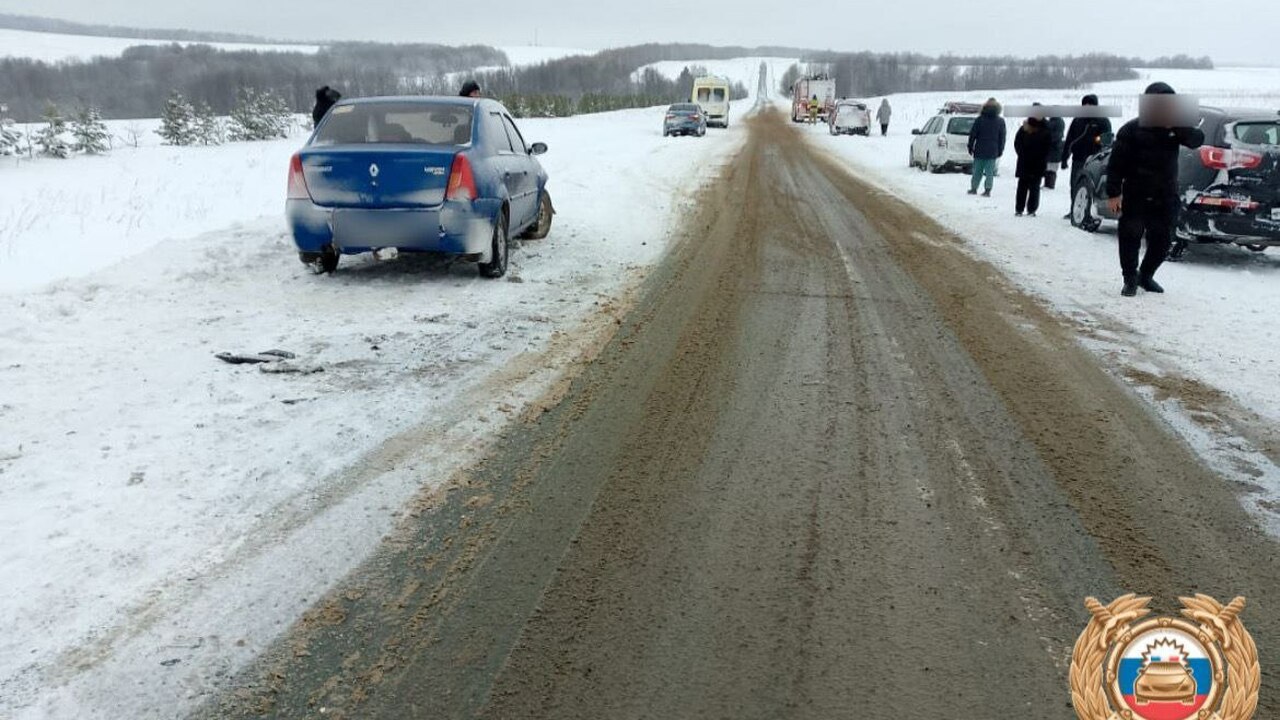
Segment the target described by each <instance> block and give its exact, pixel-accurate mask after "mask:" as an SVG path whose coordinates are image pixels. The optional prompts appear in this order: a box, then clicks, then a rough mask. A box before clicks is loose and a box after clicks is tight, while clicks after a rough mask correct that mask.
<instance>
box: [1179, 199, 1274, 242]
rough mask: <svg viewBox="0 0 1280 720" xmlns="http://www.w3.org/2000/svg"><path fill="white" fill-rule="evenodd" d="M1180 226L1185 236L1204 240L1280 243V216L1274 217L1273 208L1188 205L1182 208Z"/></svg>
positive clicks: (1180, 230)
mask: <svg viewBox="0 0 1280 720" xmlns="http://www.w3.org/2000/svg"><path fill="white" fill-rule="evenodd" d="M1178 230H1179V233H1180V234H1182V235H1184V236H1191V237H1194V238H1197V239H1201V240H1212V241H1217V242H1224V243H1236V244H1238V245H1269V246H1280V219H1277V220H1272V219H1271V210H1270V209H1264V210H1262V211H1261V212H1258V213H1244V212H1219V211H1206V210H1199V209H1196V208H1187V209H1185V210H1183V212H1182V222H1181V223H1180V225H1179V228H1178Z"/></svg>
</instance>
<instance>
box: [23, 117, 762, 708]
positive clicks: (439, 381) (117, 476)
mask: <svg viewBox="0 0 1280 720" xmlns="http://www.w3.org/2000/svg"><path fill="white" fill-rule="evenodd" d="M661 125H662V109H661V108H653V109H647V110H633V111H625V112H618V113H610V114H605V115H597V116H583V117H575V118H570V119H564V120H538V121H525V122H523V123H521V126H522V130H524V132H525V135H526V136H527V137H528V138H529V139H530V140H531V141H534V140H541V141H546V142H547V143H548V144H549V145H550V148H551V151H550V153H549V154H547V155H546V156H544V163H545V164H546V166H547V168H548V170H549V172H550V174H551V183H550V186H549V187H550V190H551V192H552V194H553V197H554V198H555V203H556V207H557V210H558V215H557V217H556V224H555V229H554V230H553V232H552V234H551V236H550V237H549V238H548V239H547V240H544V241H534V242H526V243H522V245H521V247H520V248H519V249H518V250H517V251H516V252H515V253H514V254H513V259H512V262H513V267H512V273H511V275H512V277H511V278H510V279H509V280H502V281H498V282H494V281H486V280H481V279H479V278H478V277H476V274H475V270H474V267H472V266H455V267H449V266H447V265H445V264H442V263H439V262H430V261H425V260H423V259H421V258H412V257H402V258H396V259H394V260H388V261H375V260H374V259H372V258H369V257H364V258H357V259H350V258H348V259H344V261H343V267H342V268H341V269H340V270H339V272H338V274H336V275H334V276H332V277H315V276H312V275H310V274H309V271H307V270H306V269H305V268H304V267H303V266H302V265H301V264H300V263H299V262H298V261H297V259H296V256H295V254H294V252H293V250H292V247H291V244H290V242H289V240H288V238H287V236H286V235H285V232H284V227H283V221H282V219H281V214H282V213H281V210H282V203H283V194H284V180H285V170H286V167H287V163H286V161H287V158H288V156H289V154H290V153H291V152H292V150H293V147H294V145H295V144H296V143H297V140H296V139H295V140H294V141H290V142H280V143H267V144H258V145H245V144H237V145H228V146H224V147H221V148H212V149H204V148H193V149H172V148H162V147H151V148H145V147H144V148H140V149H137V150H134V149H128V150H118V151H117V152H115V153H113V154H112V155H110V156H107V157H104V158H87V159H86V158H78V159H75V160H71V161H66V162H54V161H37V162H35V163H23V164H22V165H20V166H18V167H16V168H15V167H5V168H3V169H0V194H4V195H5V196H6V198H8V197H10V196H9V193H11V192H16V193H19V197H20V198H21V200H20V201H19V203H17V204H18V205H30V207H27V208H26V209H23V210H17V211H16V212H18V213H20V214H19V215H18V216H16V218H15V216H13V215H10V216H9V219H8V221H7V225H0V227H8V231H7V232H8V234H7V235H6V236H5V237H7V238H9V239H8V241H7V243H6V245H5V246H4V247H5V249H4V251H3V252H4V253H5V254H4V255H0V258H3V262H4V265H3V266H0V267H4V268H7V269H6V270H4V275H3V277H4V282H6V283H15V282H16V283H20V284H21V287H22V288H24V289H23V290H20V291H15V290H13V289H12V288H11V289H10V290H9V291H8V294H7V295H3V297H4V298H5V302H6V304H7V306H8V307H9V310H8V311H7V312H6V313H5V314H4V315H3V316H2V317H0V387H4V388H5V391H4V396H3V400H2V401H0V439H2V440H0V527H4V528H5V530H6V542H5V543H4V544H3V545H0V578H2V580H0V715H4V716H12V715H17V716H19V717H54V716H56V717H86V718H87V717H151V716H172V715H175V714H181V710H182V708H185V707H190V705H191V704H192V703H194V702H197V701H198V700H199V699H200V697H201V696H202V695H203V694H204V693H207V692H209V690H210V688H211V687H213V685H214V683H215V682H216V678H217V677H222V676H225V674H227V673H230V672H231V671H233V670H234V669H235V668H236V667H239V666H240V665H242V664H243V663H245V662H247V661H248V660H249V659H250V658H252V656H253V655H254V654H255V653H257V652H258V651H260V650H261V649H262V648H263V647H265V645H266V644H267V643H268V642H269V641H270V640H271V639H272V638H273V637H274V636H275V635H276V634H278V633H279V632H280V631H281V630H283V629H284V628H285V627H287V625H288V624H289V623H290V622H291V621H292V620H293V619H294V618H296V617H297V616H298V615H299V614H300V613H301V612H302V611H303V610H304V609H305V608H306V607H307V606H308V605H309V603H310V602H311V601H314V600H315V599H316V598H317V597H318V595H319V594H320V593H321V592H323V590H324V589H325V588H326V587H328V586H329V585H330V584H331V583H333V582H334V581H336V580H337V579H339V578H340V577H342V576H343V575H344V574H345V573H346V572H348V571H349V570H350V569H351V568H352V567H354V566H355V565H356V564H357V563H358V562H359V561H360V560H361V559H362V558H363V557H365V556H366V554H367V553H368V552H369V551H370V550H371V549H372V548H373V547H374V546H375V544H376V543H377V542H378V540H379V538H380V537H382V535H383V534H384V533H385V532H386V531H387V530H388V529H389V527H390V526H391V524H392V523H393V522H394V520H395V517H396V514H397V512H398V511H399V510H400V508H402V507H403V506H404V504H405V503H406V502H407V501H408V500H409V499H410V498H411V497H412V496H413V495H414V494H415V493H418V492H420V491H422V490H424V489H427V488H432V487H436V486H438V485H440V484H441V483H443V482H445V481H446V480H447V479H448V478H449V477H450V475H451V474H452V473H453V472H454V471H455V470H456V469H457V468H459V467H460V466H461V465H462V464H463V463H465V462H466V461H467V460H469V459H471V458H473V457H475V456H476V455H477V453H479V452H481V451H482V450H483V449H484V447H485V446H486V444H487V443H489V442H491V441H492V439H493V437H494V433H495V430H496V429H497V428H499V427H501V426H502V424H503V423H504V422H505V421H506V420H508V419H509V418H510V417H512V416H513V415H515V414H517V413H519V412H520V411H521V408H523V407H524V406H525V405H526V404H527V403H528V402H529V401H530V400H531V399H532V398H537V397H539V396H541V395H542V394H543V393H545V392H546V391H547V390H548V389H549V388H550V387H552V386H553V384H554V382H555V381H556V379H557V378H558V377H559V376H560V375H561V374H562V373H563V372H564V371H565V369H566V368H568V367H569V366H571V365H573V364H574V363H575V362H576V361H577V358H578V357H579V355H580V354H581V353H583V352H585V351H586V350H587V349H589V347H590V346H591V343H592V342H596V341H597V339H598V338H599V337H600V336H601V333H602V332H604V331H605V329H606V328H607V327H610V326H612V324H613V318H614V315H615V314H616V313H617V312H619V298H620V297H621V296H622V295H623V294H624V293H625V292H626V290H627V289H628V288H629V287H631V286H632V285H634V284H635V283H636V282H637V281H638V279H639V278H640V277H641V276H642V275H643V273H644V269H645V268H646V267H647V266H649V265H650V264H652V263H653V262H655V261H656V260H657V259H658V258H659V257H660V256H661V254H662V252H663V251H664V249H665V247H666V240H667V238H668V235H669V231H668V229H667V228H668V226H669V225H670V223H671V221H672V220H673V219H674V218H675V217H676V216H678V214H679V211H680V210H681V208H683V207H685V206H686V205H687V203H688V202H689V200H688V198H690V197H691V196H692V194H693V193H694V192H695V191H696V189H697V187H698V185H699V183H700V182H701V179H702V178H704V177H705V176H707V175H709V174H711V173H712V172H713V171H714V170H715V168H716V166H717V165H718V164H719V163H721V162H723V161H725V160H727V159H728V156H729V155H730V154H731V153H732V152H733V150H734V148H735V147H736V146H737V145H738V144H739V143H740V141H741V139H742V137H743V135H742V134H741V132H742V131H741V129H740V128H734V129H731V130H729V131H727V132H720V131H712V132H711V133H710V134H709V135H708V136H707V137H706V138H702V139H695V138H680V139H664V138H662V137H661ZM32 188H34V189H32ZM9 207H10V204H9V203H6V208H9ZM5 212H11V211H10V210H8V209H6V211H5ZM49 280H54V282H52V284H45V285H41V283H42V282H47V281H49ZM6 287H10V286H9V285H6ZM268 349H282V350H287V351H290V352H293V353H296V354H298V356H299V357H298V359H297V361H296V365H297V366H298V367H297V369H300V370H304V371H307V370H312V369H318V368H319V369H323V372H316V373H314V374H308V373H306V372H301V373H294V374H266V373H263V372H261V371H260V370H259V369H257V368H255V367H253V366H232V365H227V364H224V363H222V362H219V361H218V360H216V359H214V354H215V353H217V352H220V351H248V352H258V351H263V350H268Z"/></svg>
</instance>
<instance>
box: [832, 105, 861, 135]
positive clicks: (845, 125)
mask: <svg viewBox="0 0 1280 720" xmlns="http://www.w3.org/2000/svg"><path fill="white" fill-rule="evenodd" d="M827 127H828V128H829V129H830V130H831V134H832V135H868V134H870V133H871V110H870V109H868V108H867V104H866V103H864V102H862V101H861V100H840V101H839V102H837V103H836V106H835V108H834V109H833V110H832V111H831V114H830V116H828V117H827Z"/></svg>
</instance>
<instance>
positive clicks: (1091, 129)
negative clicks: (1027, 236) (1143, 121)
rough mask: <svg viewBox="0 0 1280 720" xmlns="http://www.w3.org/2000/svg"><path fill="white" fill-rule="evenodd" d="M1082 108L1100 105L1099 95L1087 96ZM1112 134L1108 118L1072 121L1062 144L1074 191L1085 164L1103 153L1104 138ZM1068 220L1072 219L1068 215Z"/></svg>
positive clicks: (1082, 100) (1064, 162) (1063, 161)
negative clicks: (1069, 164) (1069, 165)
mask: <svg viewBox="0 0 1280 720" xmlns="http://www.w3.org/2000/svg"><path fill="white" fill-rule="evenodd" d="M1080 105H1081V106H1082V107H1086V106H1093V107H1097V105H1098V96H1097V95H1085V96H1084V98H1082V99H1081V100H1080ZM1110 133H1111V121H1110V120H1108V119H1107V118H1086V117H1078V118H1075V119H1073V120H1072V121H1071V127H1069V128H1068V129H1067V138H1066V140H1065V141H1063V143H1062V158H1061V160H1062V166H1061V167H1062V169H1063V170H1066V169H1067V163H1068V161H1069V162H1070V163H1071V175H1070V176H1069V178H1070V180H1071V182H1070V186H1071V188H1072V189H1073V191H1074V188H1075V186H1076V180H1077V179H1078V178H1079V177H1080V173H1081V171H1083V170H1084V164H1085V162H1087V161H1088V160H1089V158H1091V157H1093V156H1094V155H1097V154H1098V153H1100V152H1102V137H1103V136H1104V135H1109V134H1110ZM1066 218H1067V219H1068V220H1069V219H1071V214H1070V213H1068V214H1067V216H1066Z"/></svg>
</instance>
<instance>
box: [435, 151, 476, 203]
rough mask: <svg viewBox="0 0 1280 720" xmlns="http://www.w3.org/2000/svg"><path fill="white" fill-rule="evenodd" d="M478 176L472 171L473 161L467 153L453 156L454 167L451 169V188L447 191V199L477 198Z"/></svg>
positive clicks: (470, 199) (467, 199) (469, 199)
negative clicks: (468, 157)
mask: <svg viewBox="0 0 1280 720" xmlns="http://www.w3.org/2000/svg"><path fill="white" fill-rule="evenodd" d="M477 195H479V193H478V192H476V178H475V175H473V174H472V173H471V161H470V160H468V159H467V156H466V155H463V154H461V153H459V154H458V155H457V156H455V157H454V158H453V169H452V170H450V171H449V189H448V190H447V191H446V192H445V195H444V199H445V200H466V201H468V202H470V201H472V200H475V199H476V196H477Z"/></svg>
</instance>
